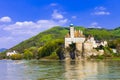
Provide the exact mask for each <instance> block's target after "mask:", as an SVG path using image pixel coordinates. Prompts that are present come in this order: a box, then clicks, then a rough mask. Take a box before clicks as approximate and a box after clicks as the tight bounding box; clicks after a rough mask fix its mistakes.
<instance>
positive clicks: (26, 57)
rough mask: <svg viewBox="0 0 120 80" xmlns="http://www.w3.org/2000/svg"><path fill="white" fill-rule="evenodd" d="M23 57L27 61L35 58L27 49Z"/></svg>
mask: <svg viewBox="0 0 120 80" xmlns="http://www.w3.org/2000/svg"><path fill="white" fill-rule="evenodd" d="M23 56H24V58H25V59H27V60H29V59H32V58H33V53H32V52H31V51H29V50H28V49H25V51H24V54H23Z"/></svg>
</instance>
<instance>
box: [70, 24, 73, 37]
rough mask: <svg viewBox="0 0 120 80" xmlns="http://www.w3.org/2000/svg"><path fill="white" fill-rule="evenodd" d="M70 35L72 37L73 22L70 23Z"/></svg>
mask: <svg viewBox="0 0 120 80" xmlns="http://www.w3.org/2000/svg"><path fill="white" fill-rule="evenodd" d="M70 37H71V38H74V27H73V24H70Z"/></svg>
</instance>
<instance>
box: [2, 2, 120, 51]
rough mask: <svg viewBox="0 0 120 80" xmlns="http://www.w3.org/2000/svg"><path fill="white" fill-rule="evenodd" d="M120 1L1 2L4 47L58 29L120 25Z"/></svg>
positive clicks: (108, 27)
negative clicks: (60, 27)
mask: <svg viewBox="0 0 120 80" xmlns="http://www.w3.org/2000/svg"><path fill="white" fill-rule="evenodd" d="M119 8H120V0H0V48H7V49H8V48H11V47H13V46H15V45H16V44H18V43H20V42H21V41H24V40H26V39H29V38H30V37H32V36H34V35H36V34H38V33H40V32H42V31H44V30H47V29H49V28H52V27H54V26H63V27H68V26H69V24H71V23H72V24H74V25H75V26H84V27H87V28H106V29H114V28H116V27H119V26H120V9H119Z"/></svg>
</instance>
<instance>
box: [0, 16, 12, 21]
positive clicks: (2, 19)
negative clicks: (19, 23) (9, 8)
mask: <svg viewBox="0 0 120 80" xmlns="http://www.w3.org/2000/svg"><path fill="white" fill-rule="evenodd" d="M11 21H12V20H11V18H10V17H8V16H4V17H2V18H0V22H11Z"/></svg>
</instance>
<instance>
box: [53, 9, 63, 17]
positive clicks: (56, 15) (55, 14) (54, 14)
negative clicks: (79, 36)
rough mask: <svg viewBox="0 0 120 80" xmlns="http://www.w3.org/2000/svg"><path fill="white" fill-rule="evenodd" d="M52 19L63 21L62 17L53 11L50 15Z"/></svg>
mask: <svg viewBox="0 0 120 80" xmlns="http://www.w3.org/2000/svg"><path fill="white" fill-rule="evenodd" d="M52 18H53V19H63V18H64V17H63V15H62V14H61V13H59V12H58V11H57V10H54V11H53V14H52Z"/></svg>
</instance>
